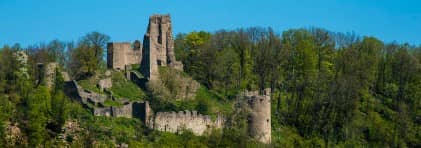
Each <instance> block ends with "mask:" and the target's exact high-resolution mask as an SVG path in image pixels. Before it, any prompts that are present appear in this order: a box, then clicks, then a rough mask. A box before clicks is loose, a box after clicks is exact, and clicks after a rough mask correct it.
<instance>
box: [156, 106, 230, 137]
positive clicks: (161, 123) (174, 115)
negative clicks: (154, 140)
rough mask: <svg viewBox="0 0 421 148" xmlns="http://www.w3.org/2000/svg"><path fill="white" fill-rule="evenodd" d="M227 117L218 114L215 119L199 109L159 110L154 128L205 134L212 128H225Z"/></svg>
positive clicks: (172, 131) (173, 131)
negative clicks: (199, 111)
mask: <svg viewBox="0 0 421 148" xmlns="http://www.w3.org/2000/svg"><path fill="white" fill-rule="evenodd" d="M224 123H225V119H224V118H223V117H222V116H217V118H216V119H215V120H212V118H211V117H210V116H208V115H202V114H199V113H198V112H197V111H188V110H186V111H179V112H174V111H172V112H158V113H157V114H156V116H155V120H154V124H153V127H152V128H153V129H156V130H159V131H166V132H171V133H177V132H182V131H183V130H191V131H192V132H193V133H194V134H196V135H203V134H204V133H205V131H206V130H208V129H211V128H223V126H224Z"/></svg>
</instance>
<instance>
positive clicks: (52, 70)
mask: <svg viewBox="0 0 421 148" xmlns="http://www.w3.org/2000/svg"><path fill="white" fill-rule="evenodd" d="M37 66H38V84H41V83H43V84H45V86H47V87H48V88H49V89H51V88H53V86H54V82H55V79H56V69H57V68H58V64H57V63H55V62H51V63H47V64H43V63H38V64H37Z"/></svg>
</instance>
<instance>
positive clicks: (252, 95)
mask: <svg viewBox="0 0 421 148" xmlns="http://www.w3.org/2000/svg"><path fill="white" fill-rule="evenodd" d="M270 93H271V90H270V88H266V89H264V90H263V91H261V92H260V93H259V91H245V92H244V93H243V96H244V99H246V100H247V105H248V106H249V108H250V113H249V118H248V122H249V135H250V137H252V138H254V139H256V140H259V141H260V142H263V143H270V141H271V129H272V128H271V103H270V95H271V94H270ZM259 94H261V95H259Z"/></svg>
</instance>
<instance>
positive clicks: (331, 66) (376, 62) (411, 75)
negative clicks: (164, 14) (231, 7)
mask: <svg viewBox="0 0 421 148" xmlns="http://www.w3.org/2000/svg"><path fill="white" fill-rule="evenodd" d="M106 40H108V38H107V36H106V35H102V34H99V33H90V34H88V35H86V36H84V37H82V40H81V41H80V42H78V43H66V42H61V41H58V40H54V41H52V42H50V43H48V44H42V45H39V46H30V47H27V48H22V47H20V46H19V45H18V44H16V45H14V46H12V47H9V46H4V47H2V48H1V49H0V65H1V66H0V145H1V146H4V147H64V146H65V144H68V145H69V146H70V147H114V146H115V144H121V143H126V144H129V145H130V146H131V147H265V146H267V147H420V146H421V145H420V143H421V134H420V132H419V131H421V121H420V118H419V117H420V116H421V99H420V98H421V46H412V45H408V44H397V43H383V42H382V41H380V40H378V39H376V38H374V37H359V36H356V35H354V34H344V33H334V32H330V31H327V30H324V29H318V28H311V29H291V30H287V31H284V32H282V33H281V34H280V35H278V34H277V33H275V32H274V31H273V30H272V29H271V28H248V29H238V30H228V31H227V30H222V31H217V32H214V33H209V32H203V31H202V32H192V33H189V34H179V35H177V36H176V38H175V43H176V45H175V47H176V49H175V51H176V55H177V59H179V60H181V61H182V62H183V63H184V69H185V71H184V72H176V73H174V72H171V70H170V69H166V68H160V70H161V73H162V75H163V76H162V79H163V80H162V83H158V84H148V85H149V88H152V89H151V90H150V91H147V92H145V91H143V90H142V89H140V88H139V87H138V86H137V85H136V84H134V83H132V82H130V81H128V80H126V79H125V78H124V74H123V73H122V72H113V74H112V81H113V87H112V88H111V91H112V93H113V95H115V96H116V97H118V98H127V99H130V100H144V99H146V98H147V99H149V101H151V105H152V107H153V108H154V109H155V111H160V110H171V111H179V110H187V109H188V110H198V111H199V112H200V113H202V114H208V115H216V114H224V115H225V116H226V117H227V123H226V127H225V128H224V129H223V130H222V131H221V130H214V131H210V132H209V133H208V134H206V135H204V136H194V135H193V134H192V132H190V131H184V132H183V133H180V134H171V133H163V132H158V131H151V130H149V129H147V128H146V127H145V126H144V125H143V123H142V122H141V121H139V120H138V119H126V118H109V117H95V116H93V115H92V114H91V113H90V112H89V110H87V109H84V108H83V107H82V106H81V105H80V104H79V103H77V102H76V101H72V100H70V99H69V98H67V97H66V96H65V95H64V88H63V87H62V86H63V79H62V78H61V76H60V73H57V75H56V79H55V83H54V84H55V85H54V86H53V87H52V88H47V87H46V86H44V84H43V83H39V84H40V85H38V83H34V82H36V80H38V78H39V74H40V73H39V71H38V70H37V66H36V65H37V63H46V62H57V63H59V67H60V68H59V69H62V70H65V71H68V72H69V73H70V75H71V77H72V78H76V79H77V80H78V82H79V84H80V85H81V86H82V87H83V88H85V89H89V90H91V91H94V92H100V90H99V89H97V87H96V84H97V82H98V80H99V79H101V78H104V76H101V75H100V74H102V73H103V72H104V71H105V64H104V63H105V62H104V61H103V59H102V56H103V55H102V52H103V47H104V46H105V41H106ZM18 50H19V51H22V50H24V51H26V52H27V54H28V56H29V58H28V63H27V64H24V63H22V62H19V61H18V60H17V58H16V57H15V55H14V53H16V51H18ZM134 67H135V66H134ZM22 68H24V69H27V73H28V75H29V77H27V75H26V74H25V73H26V72H25V71H24V70H22ZM137 68H138V67H135V69H137ZM176 77H187V78H188V77H193V78H194V79H195V80H197V81H199V82H200V87H199V89H198V91H197V93H196V97H195V98H194V99H191V100H185V99H183V98H177V97H176V96H175V95H174V94H175V92H177V91H178V88H177V86H178V85H179V84H177V83H180V81H177V80H174V78H176ZM267 87H269V88H271V90H272V122H271V123H272V143H271V144H269V145H263V144H261V143H259V142H256V141H254V140H253V139H250V138H249V137H248V133H247V128H248V127H247V126H248V124H247V117H248V116H247V114H246V113H245V112H244V111H242V110H245V109H243V108H235V107H236V106H239V105H237V103H247V102H245V100H241V99H237V98H236V95H237V94H238V93H239V92H241V91H243V90H246V89H248V90H262V89H264V88H267ZM146 93H148V94H146ZM146 95H148V97H146ZM105 105H107V106H116V105H117V106H118V105H121V104H119V103H117V102H114V101H111V100H108V101H106V102H105ZM234 109H239V110H240V111H237V110H234ZM69 122H75V123H78V127H79V128H80V129H81V130H79V131H75V132H73V133H71V132H70V131H71V130H70V129H68V128H67V124H66V123H69ZM15 125H16V126H15ZM11 127H13V128H19V129H20V130H19V131H20V133H12V132H8V131H6V129H10V128H11ZM65 127H66V128H65ZM62 130H66V131H65V133H66V134H67V132H70V133H69V134H68V135H67V136H66V137H65V138H63V139H61V138H60V136H61V135H62V134H65V133H64V132H63V131H62ZM10 134H15V135H12V136H10ZM14 136H16V137H21V138H16V139H13V138H12V139H11V138H10V137H14Z"/></svg>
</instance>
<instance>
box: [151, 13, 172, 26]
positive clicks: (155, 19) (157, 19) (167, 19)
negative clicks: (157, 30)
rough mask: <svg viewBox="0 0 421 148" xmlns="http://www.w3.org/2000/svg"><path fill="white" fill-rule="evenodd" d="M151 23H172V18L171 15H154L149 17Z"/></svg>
mask: <svg viewBox="0 0 421 148" xmlns="http://www.w3.org/2000/svg"><path fill="white" fill-rule="evenodd" d="M149 22H150V23H155V24H167V23H171V16H170V15H169V14H164V15H162V14H154V15H152V16H150V17H149Z"/></svg>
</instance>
